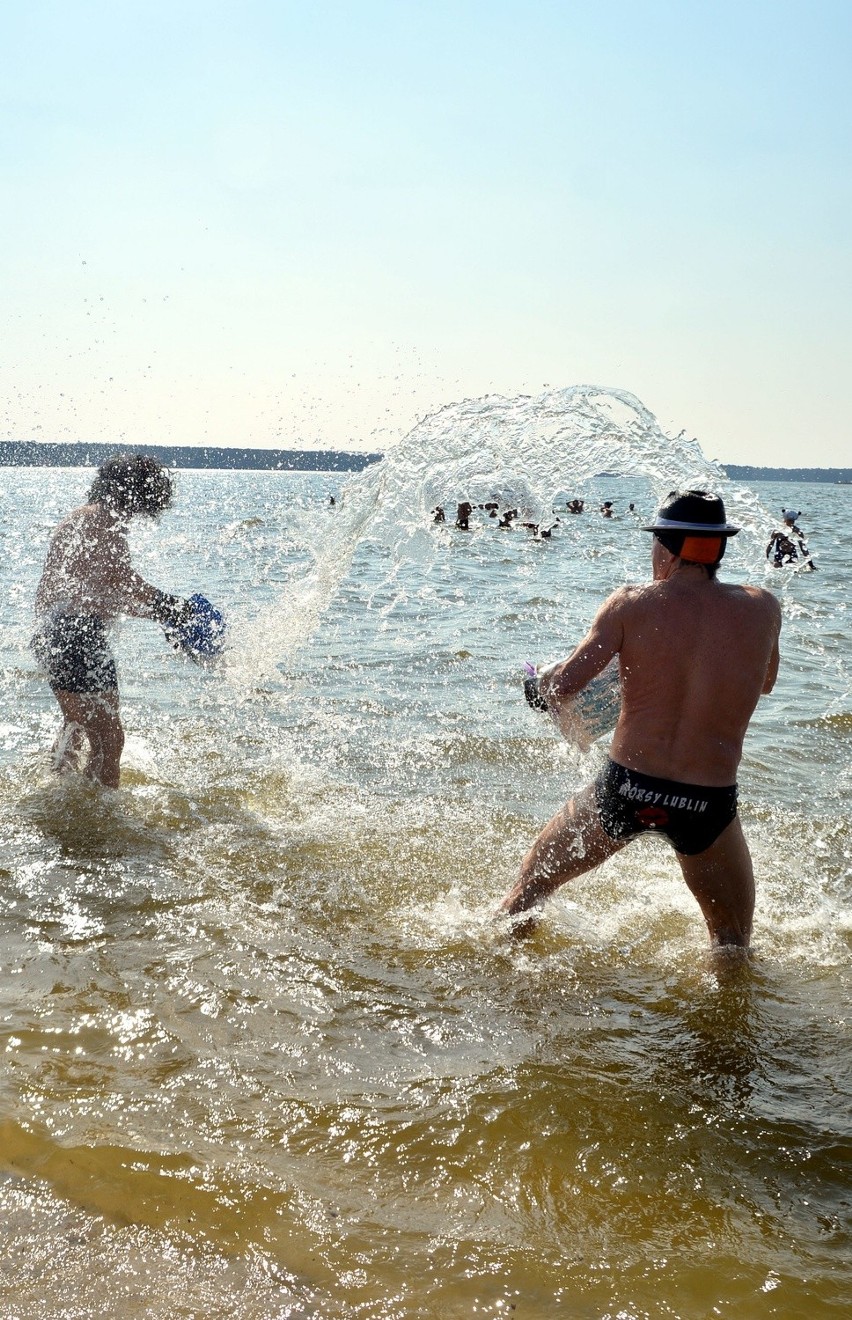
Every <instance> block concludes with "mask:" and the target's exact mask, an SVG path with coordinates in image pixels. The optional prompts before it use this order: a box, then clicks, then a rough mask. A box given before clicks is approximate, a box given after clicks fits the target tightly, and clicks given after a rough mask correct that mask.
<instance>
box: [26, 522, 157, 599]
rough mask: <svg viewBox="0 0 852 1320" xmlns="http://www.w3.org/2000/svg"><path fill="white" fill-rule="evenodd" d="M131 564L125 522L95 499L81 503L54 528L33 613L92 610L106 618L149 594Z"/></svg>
mask: <svg viewBox="0 0 852 1320" xmlns="http://www.w3.org/2000/svg"><path fill="white" fill-rule="evenodd" d="M151 590H152V589H151V588H150V587H148V585H147V583H145V582H144V581H143V580H142V578H140V577H139V576H138V574H136V573H134V572H133V570H132V568H131V565H130V551H129V549H128V545H127V532H126V528H125V526H124V524H123V523H122V522H121V521H120V520H119V519H117V518H116V517H115V516H114V515H113V514H111V513H109V512H108V511H107V510H106V509H104V508H103V506H102V505H100V504H84V505H82V506H81V507H80V508H78V509H74V511H73V512H72V513H70V514H69V515H68V517H67V518H65V519H64V521H63V522H61V523H60V525H59V527H58V528H57V529H56V531H55V532H54V534H53V538H52V540H51V542H50V546H49V549H48V552H47V558H46V560H45V565H44V571H43V573H42V576H41V581H40V582H39V585H38V591H37V593H36V613H37V614H40V615H41V614H47V613H49V612H50V611H53V610H56V611H59V612H61V613H66V614H83V615H96V616H97V617H98V618H101V619H103V620H104V622H106V623H109V622H110V621H111V620H112V619H114V618H115V617H116V615H118V614H119V613H122V612H123V613H134V612H135V610H136V608H137V607H138V606H141V605H142V604H143V603H144V601H145V600H146V598H147V597H148V596H150V593H151Z"/></svg>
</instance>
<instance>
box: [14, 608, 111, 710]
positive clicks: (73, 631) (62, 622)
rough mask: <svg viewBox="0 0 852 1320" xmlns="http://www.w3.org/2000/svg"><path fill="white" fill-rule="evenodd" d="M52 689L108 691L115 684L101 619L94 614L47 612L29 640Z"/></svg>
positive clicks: (57, 690) (84, 691)
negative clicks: (48, 613)
mask: <svg viewBox="0 0 852 1320" xmlns="http://www.w3.org/2000/svg"><path fill="white" fill-rule="evenodd" d="M30 645H31V647H32V650H33V654H34V655H35V657H36V659H37V660H38V662H39V664H40V665H42V666H43V667H44V668H45V669H46V670H47V677H48V681H49V683H50V686H51V688H52V689H53V691H54V692H76V693H79V694H81V695H82V694H85V693H95V692H111V691H113V690H115V689H116V688H117V687H118V674H117V673H116V668H115V660H114V659H113V655H112V651H111V650H110V647H109V643H108V641H107V635H106V628H105V627H104V622H103V619H100V618H98V617H97V615H94V614H50V615H48V616H46V617H45V618H44V619H43V620H42V622H41V624H40V625H39V628H38V631H37V632H36V634H35V636H34V637H33V639H32V642H31V643H30Z"/></svg>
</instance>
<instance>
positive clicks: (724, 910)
mask: <svg viewBox="0 0 852 1320" xmlns="http://www.w3.org/2000/svg"><path fill="white" fill-rule="evenodd" d="M642 530H643V531H648V532H652V533H653V537H654V539H653V542H652V545H651V565H652V570H653V580H652V581H651V582H650V583H648V584H646V585H644V586H627V587H621V588H619V589H618V590H617V591H615V592H614V593H613V594H612V595H611V596H610V597H609V598H608V600H606V601H604V603H603V605H602V606H601V608H600V609H599V610H598V613H597V615H596V617H595V619H594V621H593V623H592V626H591V628H590V629H589V632H588V633H587V635H586V637H584V639H583V640H582V641H581V642H580V644H579V646H578V647H577V648H576V649H575V650H574V651H573V653H572V654H571V655H570V656H569V657H568V659H567V660H563V661H560V662H558V663H557V664H555V665H550V666H549V667H548V668H546V669H542V670H539V671H538V672H537V679H538V691H539V694H540V697H541V699H542V701H543V702H544V703H546V705H547V706H548V707H550V708H551V709H552V710H553V711H554V713H556V714H557V715H558V713H559V707H560V703H568V702H570V701H571V700H572V699H573V698H574V697H575V696H576V694H577V693H578V692H580V691H582V689H583V688H584V687H586V685H587V684H588V683H589V682H590V681H591V680H592V678H594V677H595V675H596V674H600V673H601V672H602V671H603V670H604V669H605V668H606V666H607V665H608V664H609V663H610V661H611V660H612V659H613V658H614V657H615V656H618V663H619V670H620V679H621V710H620V714H619V718H618V723H617V725H616V729H615V733H614V735H613V741H612V746H611V748H610V758H611V759H610V760H609V761H608V762H607V765H606V767H605V768H604V770H603V771H602V773H601V774H600V775H599V776H598V778H597V780H596V781H595V782H594V784H592V785H590V786H589V787H588V788H586V789H584V790H583V791H582V792H580V793H578V794H577V796H576V797H574V798H573V799H572V800H571V801H569V802H568V803H567V804H566V805H565V806H564V807H563V808H562V809H561V811H559V812H557V814H556V815H555V816H554V817H553V819H552V820H551V821H550V822H549V823H548V824H547V825H546V826H545V827H544V829H543V830H542V831H541V833H540V834H539V836H538V838H537V839H536V840H535V842H534V843H533V845H532V847H531V849H530V850H529V852H528V853H527V855H526V857H525V858H524V860H523V863H522V865H521V870H520V874H519V876H518V879H517V881H516V883H515V884H514V885H513V887H512V888H511V889H510V890H509V892H508V893H507V894H506V896H505V897H504V899H503V901H502V903H501V911H503V912H506V913H509V914H515V913H519V912H525V911H526V910H527V909H529V908H531V907H533V906H534V905H537V904H539V903H540V902H541V901H542V900H543V899H545V898H546V897H548V895H550V894H552V893H553V891H554V890H555V889H558V888H559V886H560V885H562V884H565V882H566V881H569V880H573V879H575V878H576V877H577V876H580V875H583V874H584V872H586V871H590V870H591V869H592V868H593V867H595V866H598V865H599V864H600V863H601V862H603V861H605V860H606V859H607V858H608V857H611V856H612V855H613V854H614V853H616V852H618V851H619V850H620V849H621V848H623V847H625V845H626V844H627V843H629V842H630V841H631V839H634V838H636V837H637V835H639V834H643V833H645V832H646V831H654V832H657V833H659V834H660V835H662V836H663V837H664V838H666V839H667V840H668V842H669V843H671V844H672V846H673V847H674V849H675V853H676V856H677V860H678V862H679V864H680V868H681V871H682V873H683V877H684V879H685V881H686V883H687V885H688V886H689V888H690V890H691V891H692V893H693V894H694V896H695V898H696V899H697V901H698V904H699V906H700V908H701V912H702V914H703V916H704V919H705V922H706V924H707V929H708V932H709V935H710V939H711V941H712V942H713V944H714V945H739V946H741V947H746V948H747V947H748V944H749V940H750V937H751V925H752V916H753V913H754V876H753V872H752V865H751V857H750V855H749V850H748V845H747V844H746V841H745V837H744V835H743V832H742V827H741V826H740V822H739V818H738V816H737V785H736V774H737V767H738V765H739V762H740V758H741V756H742V747H743V739H744V738H745V733H746V730H747V728H748V724H749V720H750V719H751V716H752V714H753V712H754V708H755V706H756V705H757V702H758V700H759V698H760V696H761V694H763V693H769V692H771V691H772V688H773V686H774V684H775V679H776V676H777V673H778V663H779V652H778V637H779V633H780V629H781V609H780V606H779V604H778V601H777V600H776V599H775V597H774V596H773V595H772V594H771V593H770V592H768V591H764V590H763V589H762V588H760V587H751V586H735V585H729V584H726V583H721V582H719V581H718V580H717V577H716V573H717V569H718V567H719V564H720V562H721V560H722V556H723V555H724V553H725V548H726V546H727V543H728V540H729V539H730V537H732V536H736V534H737V532H738V531H739V528H738V527H735V526H732V525H731V524H730V523H728V522H727V520H726V518H725V506H724V504H723V503H722V500H721V499H719V498H718V496H713V495H707V494H706V493H705V492H704V491H692V490H690V491H672V492H671V494H670V495H669V496H668V497H667V499H666V500H665V501H664V502H663V504H662V505H661V507H660V510H659V512H658V513H657V516H656V518H655V519H654V522H653V523H652V524H651V525H650V526H647V527H644V528H643V529H642Z"/></svg>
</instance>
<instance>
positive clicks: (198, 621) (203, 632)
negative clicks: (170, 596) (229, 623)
mask: <svg viewBox="0 0 852 1320" xmlns="http://www.w3.org/2000/svg"><path fill="white" fill-rule="evenodd" d="M189 603H190V605H191V606H192V615H191V617H190V618H189V619H188V620H187V621H186V623H181V624H179V625H178V626H177V627H176V628H170V629H169V639H170V641H172V642H173V643H174V644H175V645H176V646H177V647H178V648H179V649H180V650H181V651H183V652H184V654H185V655H188V656H189V657H190V658H191V659H193V660H212V659H213V658H214V656H217V655H219V653H220V652H221V650H222V648H223V647H224V645H225V637H226V634H227V628H226V625H225V619H224V616H223V614H222V612H221V610H217V609H216V606H215V605H211V604H210V601H209V600H208V599H207V597H206V596H202V595H201V594H200V593H199V592H196V594H195V595H194V596H190V598H189Z"/></svg>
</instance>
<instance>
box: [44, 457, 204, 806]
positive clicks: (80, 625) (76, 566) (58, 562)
mask: <svg viewBox="0 0 852 1320" xmlns="http://www.w3.org/2000/svg"><path fill="white" fill-rule="evenodd" d="M172 493H173V492H172V482H171V477H170V476H169V473H168V470H167V469H166V468H164V467H162V466H161V465H160V464H159V463H158V462H157V461H156V459H154V458H150V457H148V456H147V455H144V454H118V455H115V456H114V457H112V458H108V459H107V460H106V462H105V463H104V464H103V465H102V467H101V468H100V469H99V471H98V474H97V476H96V478H95V480H94V482H93V484H92V487H91V489H90V491H89V496H88V502H87V503H86V504H84V505H81V506H80V508H77V509H74V510H73V512H72V513H70V514H69V515H68V517H67V518H65V520H64V521H63V522H62V523H60V525H59V527H58V528H57V529H56V531H55V532H54V534H53V537H52V539H51V542H50V546H49V548H48V552H47V558H46V560H45V565H44V571H43V573H42V576H41V581H40V582H39V586H38V591H37V593H36V615H37V619H38V626H37V629H36V633H35V636H34V637H33V641H32V649H33V652H34V654H35V656H36V658H37V659H38V661H39V663H40V664H41V665H42V666H43V668H44V669H45V670H46V671H47V676H48V680H49V682H50V687H51V691H52V692H53V695H54V696H55V697H56V700H57V702H58V703H59V708H60V710H61V711H62V715H63V717H64V718H63V725H62V729H61V731H60V734H59V737H58V739H57V742H56V747H55V752H56V759H55V768H56V769H57V770H58V771H60V772H64V771H67V770H70V769H71V768H73V766H74V764H75V761H76V757H77V754H78V753H79V752H81V751H82V749H83V746H84V744H85V743H88V748H89V751H88V758H87V761H86V765H85V769H84V773H85V774H86V775H87V776H88V777H89V778H90V779H94V780H97V781H98V782H99V783H101V784H104V785H105V786H106V787H108V788H117V787H118V782H119V764H120V761H121V752H122V748H123V746H124V730H123V728H122V724H121V715H120V711H119V699H118V676H117V673H116V668H115V660H114V658H113V655H112V651H111V649H110V646H109V642H108V640H107V632H108V629H109V626H110V624H111V623H112V622H113V621H114V620H115V619H116V618H117V616H118V615H119V614H129V615H131V616H132V617H135V618H142V619H155V620H156V621H157V622H158V623H161V624H163V625H165V626H167V627H173V628H175V627H178V626H180V624H181V623H184V622H185V621H186V620H187V619H188V618H189V617H190V616H191V614H192V606H191V605H190V604H189V602H187V601H185V600H182V599H180V598H179V597H177V596H169V595H167V594H166V593H165V592H163V591H160V590H158V588H157V587H153V586H151V585H150V583H148V582H145V581H144V580H143V579H142V578H141V577H140V576H139V574H138V573H135V572H134V571H133V569H132V567H131V565H130V551H129V548H128V544H127V530H128V525H129V522H130V519H131V518H134V517H138V516H141V517H148V518H154V519H156V518H159V516H160V514H161V513H162V512H163V510H164V509H167V508H169V506H170V504H171V502H172Z"/></svg>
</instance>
